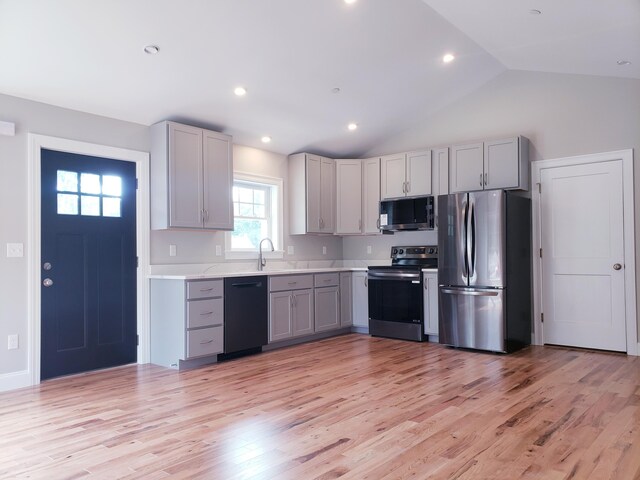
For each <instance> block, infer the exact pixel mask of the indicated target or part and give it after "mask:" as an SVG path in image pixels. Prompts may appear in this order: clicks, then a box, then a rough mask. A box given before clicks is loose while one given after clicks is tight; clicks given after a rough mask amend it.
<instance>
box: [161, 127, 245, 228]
mask: <svg viewBox="0 0 640 480" xmlns="http://www.w3.org/2000/svg"><path fill="white" fill-rule="evenodd" d="M232 184H233V156H232V144H231V137H230V136H228V135H224V134H222V133H218V132H212V131H209V130H204V129H202V128H197V127H191V126H188V125H182V124H179V123H175V122H160V123H157V124H155V125H153V126H152V127H151V228H153V229H155V230H159V229H168V228H193V229H211V230H232V229H233V204H232V199H231V188H232Z"/></svg>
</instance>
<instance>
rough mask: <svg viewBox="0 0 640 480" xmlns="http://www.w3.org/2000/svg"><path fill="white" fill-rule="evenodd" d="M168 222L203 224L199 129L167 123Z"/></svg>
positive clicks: (186, 226) (174, 224)
mask: <svg viewBox="0 0 640 480" xmlns="http://www.w3.org/2000/svg"><path fill="white" fill-rule="evenodd" d="M168 128H169V226H170V227H185V228H202V211H203V203H202V198H203V197H202V189H203V181H202V174H203V172H202V129H201V128H195V127H189V126H187V125H180V124H177V123H169V124H168Z"/></svg>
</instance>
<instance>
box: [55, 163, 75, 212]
mask: <svg viewBox="0 0 640 480" xmlns="http://www.w3.org/2000/svg"><path fill="white" fill-rule="evenodd" d="M57 180H58V181H57V190H58V191H59V192H77V191H78V174H77V173H76V172H67V171H64V170H58V178H57ZM76 213H78V212H76Z"/></svg>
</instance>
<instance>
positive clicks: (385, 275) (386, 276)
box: [368, 271, 420, 280]
mask: <svg viewBox="0 0 640 480" xmlns="http://www.w3.org/2000/svg"><path fill="white" fill-rule="evenodd" d="M368 277H369V278H370V279H371V280H420V273H405V272H371V271H369V275H368Z"/></svg>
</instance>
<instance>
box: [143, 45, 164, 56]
mask: <svg viewBox="0 0 640 480" xmlns="http://www.w3.org/2000/svg"><path fill="white" fill-rule="evenodd" d="M143 50H144V53H148V54H149V55H155V54H156V53H158V52H159V51H160V47H158V46H157V45H145V46H144V49H143Z"/></svg>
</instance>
